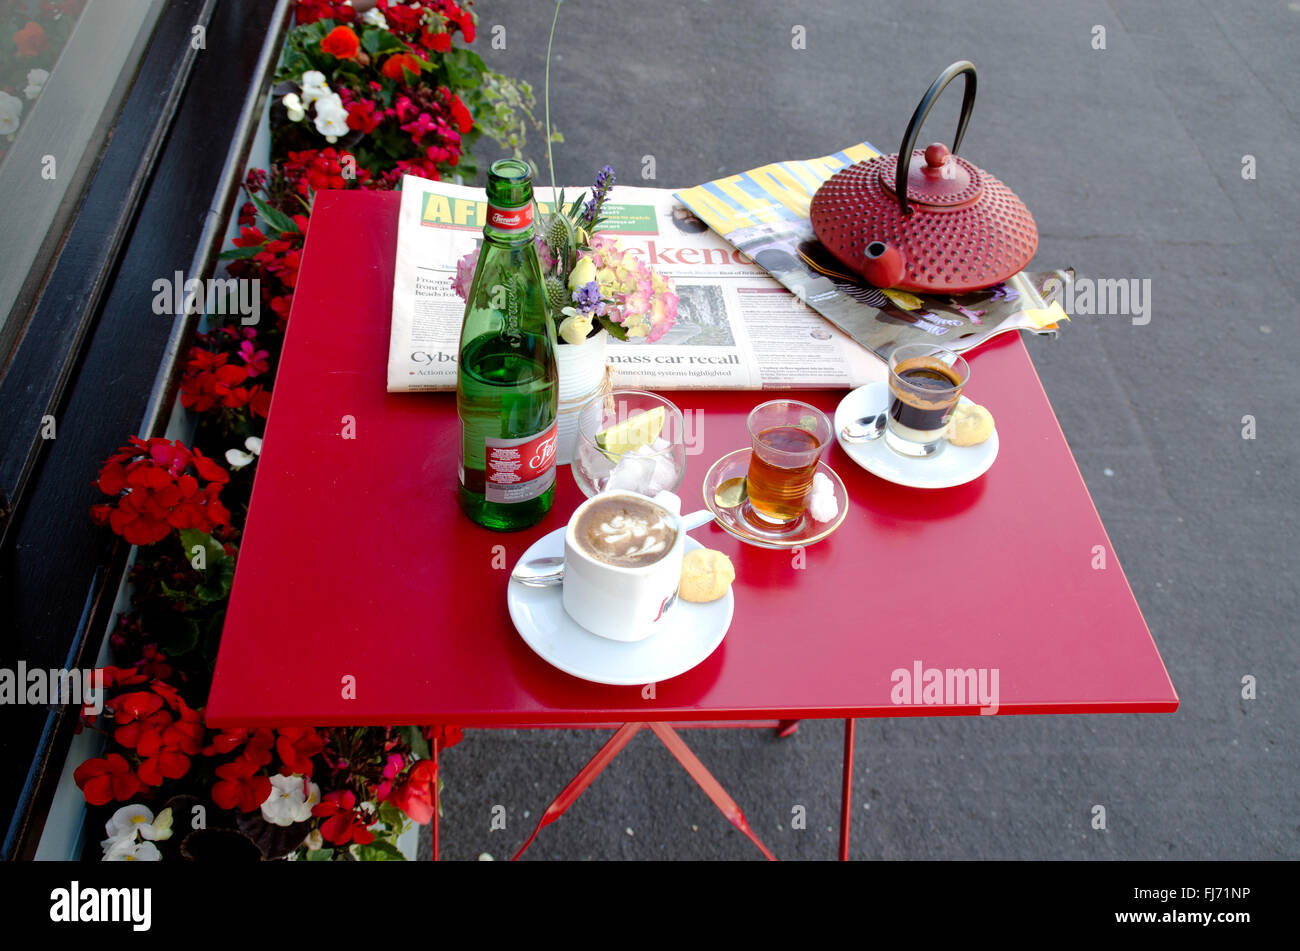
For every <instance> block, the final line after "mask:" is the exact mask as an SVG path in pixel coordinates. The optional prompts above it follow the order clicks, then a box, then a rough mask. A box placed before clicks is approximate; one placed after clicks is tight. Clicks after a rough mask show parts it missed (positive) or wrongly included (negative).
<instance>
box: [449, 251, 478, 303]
mask: <svg viewBox="0 0 1300 951" xmlns="http://www.w3.org/2000/svg"><path fill="white" fill-rule="evenodd" d="M478 252H479V249H478V248H475V249H474V250H473V251H471V252H470V253H469V254H467V255H465V256H464V257H463V258H461V259H460V260H459V261H457V262H456V277H455V279H454V280H452V282H451V289H452V290H454V291H455V292H456V294H457V295H458V296H459V297H460V299H461V300H469V290H470V285H471V283H472V282H473V280H474V268H475V267H477V266H478Z"/></svg>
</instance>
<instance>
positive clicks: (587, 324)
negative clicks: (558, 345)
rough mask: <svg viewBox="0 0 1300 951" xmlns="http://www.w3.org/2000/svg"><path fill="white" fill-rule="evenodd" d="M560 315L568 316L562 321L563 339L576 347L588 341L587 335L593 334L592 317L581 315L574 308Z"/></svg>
mask: <svg viewBox="0 0 1300 951" xmlns="http://www.w3.org/2000/svg"><path fill="white" fill-rule="evenodd" d="M560 313H562V314H565V315H567V316H566V317H565V318H564V320H562V321H560V337H561V339H563V340H564V342H565V343H571V344H573V345H574V346H577V345H578V344H580V343H582V342H583V341H584V340H586V339H587V334H589V333H591V315H590V314H580V313H578V312H577V311H576V310H574V309H573V308H572V307H566V308H564V310H562V311H560Z"/></svg>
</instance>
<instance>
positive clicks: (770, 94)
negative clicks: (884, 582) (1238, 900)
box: [442, 0, 1300, 859]
mask: <svg viewBox="0 0 1300 951" xmlns="http://www.w3.org/2000/svg"><path fill="white" fill-rule="evenodd" d="M476 9H477V11H478V14H479V17H480V23H479V40H478V42H477V43H476V44H475V46H476V47H477V48H478V49H479V51H480V53H481V54H482V55H483V57H484V59H485V60H486V61H487V62H488V64H489V65H490V66H491V67H492V68H494V69H496V70H498V71H500V72H502V73H506V74H508V75H512V76H517V77H520V78H523V79H526V80H528V81H530V82H532V83H533V84H534V86H535V89H536V92H537V95H538V99H539V104H540V99H541V95H542V77H543V68H544V62H545V49H546V34H547V30H548V29H549V26H550V14H551V7H550V5H549V4H546V3H538V2H531V3H527V4H524V3H522V2H513V3H505V2H501V0H481V2H480V3H479V4H478V5H477V7H476ZM497 25H499V26H502V27H504V29H505V33H504V36H505V42H506V48H505V49H504V50H493V49H491V41H492V35H493V33H492V31H493V27H494V26H497ZM796 26H802V27H803V28H804V33H805V35H806V48H804V49H795V48H793V47H792V38H793V36H794V34H793V33H792V30H793V29H794V28H795V27H796ZM1101 30H1104V48H1095V47H1097V46H1098V45H1100V39H1101V37H1102V35H1103V34H1102V32H1100V31H1101ZM1298 46H1300V3H1290V4H1288V3H1286V2H1284V0H1269V2H1265V0H1247V2H1234V3H1232V4H1210V3H1204V2H1195V3H1174V2H1172V0H1160V2H1151V3H1142V4H1121V3H1114V4H1107V3H1097V2H1091V0H1084V2H1064V0H1048V2H1036V3H1031V2H1027V0H999V2H989V3H980V4H979V5H978V7H975V5H961V6H960V7H959V6H957V5H955V4H951V5H950V4H941V3H936V2H932V0H931V2H927V0H907V2H903V0H889V2H876V3H872V4H859V3H853V2H850V0H826V2H821V3H817V4H790V3H776V2H770V0H763V2H745V3H740V2H734V0H733V2H723V0H712V2H704V0H697V2H683V0H676V2H661V3H656V4H646V3H631V2H594V0H585V2H584V0H571V2H569V3H566V4H564V8H563V10H562V11H561V22H560V29H559V34H558V36H557V53H556V55H555V57H554V59H553V62H552V67H551V71H552V77H551V78H552V92H551V107H552V116H553V119H554V121H555V123H556V125H557V127H558V128H560V129H562V130H563V132H564V135H565V139H566V142H565V143H564V144H563V145H560V146H557V147H556V151H555V162H556V177H557V180H558V181H559V182H560V183H564V184H574V183H579V182H586V181H589V180H590V178H591V177H592V175H593V174H594V172H595V171H596V169H597V168H599V167H600V166H601V165H603V164H605V163H606V162H608V163H610V164H612V165H613V166H614V167H615V169H616V170H617V172H618V173H619V176H620V180H621V181H623V182H626V183H630V182H632V181H634V180H636V179H637V178H638V176H639V173H640V170H641V169H642V167H643V161H644V158H645V156H653V157H654V165H655V172H656V177H655V179H654V180H653V181H651V182H647V184H654V185H659V186H685V185H693V184H697V183H699V182H702V181H706V180H708V179H711V178H715V177H717V176H719V175H721V174H724V173H731V172H738V171H743V170H745V169H748V168H751V167H754V166H756V165H760V164H762V163H765V162H770V161H775V160H778V159H783V158H807V157H812V156H816V155H822V154H826V153H829V152H833V151H836V150H838V149H840V148H842V147H843V146H845V145H847V144H850V143H852V142H855V141H859V140H861V139H863V138H866V139H868V140H870V141H871V142H872V143H873V144H874V145H875V146H876V147H877V148H880V149H882V150H884V151H886V152H892V151H895V150H896V149H897V148H898V141H899V139H901V137H902V133H903V129H904V127H905V125H906V123H907V120H908V118H909V116H910V115H911V112H912V110H913V108H914V107H915V104H916V102H917V100H918V99H919V98H920V96H921V95H922V93H924V91H925V89H926V86H927V85H928V84H929V82H930V80H931V79H932V78H933V76H934V75H935V74H937V73H938V71H939V70H940V69H941V68H942V67H944V66H945V65H947V64H948V63H949V62H952V61H953V60H957V59H971V60H973V61H974V62H975V64H976V66H977V67H978V68H979V70H980V86H979V97H978V101H977V103H976V106H975V111H974V116H973V118H972V121H971V125H970V128H969V130H968V132H967V135H966V140H965V142H964V144H963V147H962V154H963V155H964V156H966V157H968V158H969V159H970V160H971V161H973V162H974V163H975V164H977V165H979V166H980V167H982V168H986V169H988V170H990V171H991V172H992V173H993V174H995V175H996V176H997V177H999V178H1001V179H1002V180H1003V181H1005V182H1006V183H1007V184H1008V185H1010V186H1011V188H1012V189H1014V190H1015V191H1016V192H1017V193H1018V194H1019V195H1020V197H1021V198H1022V199H1023V200H1024V201H1025V203H1026V204H1027V205H1028V206H1029V208H1030V209H1031V210H1032V211H1033V213H1034V215H1035V218H1036V219H1037V222H1038V226H1039V231H1040V236H1041V241H1040V246H1039V253H1038V256H1037V258H1036V259H1035V261H1034V265H1033V266H1034V267H1037V268H1054V267H1058V266H1064V265H1071V266H1073V267H1075V268H1076V269H1078V271H1079V273H1080V274H1081V275H1084V276H1088V277H1093V278H1131V279H1138V280H1139V281H1149V282H1150V284H1149V287H1150V312H1149V315H1147V316H1149V322H1142V321H1141V318H1139V319H1138V320H1137V321H1135V319H1134V318H1132V317H1130V316H1109V317H1103V316H1095V317H1078V318H1076V319H1075V320H1074V321H1073V322H1072V323H1071V324H1070V325H1068V326H1067V327H1066V329H1065V330H1064V332H1063V334H1062V337H1061V339H1060V340H1059V341H1057V342H1051V341H1044V340H1039V339H1030V340H1029V341H1028V347H1029V349H1030V352H1031V354H1032V355H1033V358H1034V362H1035V364H1036V366H1037V367H1038V371H1039V373H1040V375H1041V376H1042V380H1043V384H1044V386H1045V388H1046V390H1047V392H1048V395H1049V396H1050V397H1051V399H1052V403H1053V405H1054V407H1055V408H1056V412H1057V415H1058V417H1059V419H1060V422H1061V426H1062V428H1063V430H1064V431H1065V434H1066V436H1067V438H1068V440H1069V442H1070V446H1071V448H1072V450H1073V452H1074V454H1075V458H1076V460H1077V461H1078V464H1079V468H1080V470H1081V471H1082V473H1083V477H1084V479H1085V481H1086V482H1087V485H1088V488H1089V490H1090V492H1091V493H1092V496H1093V499H1094V501H1095V502H1096V505H1097V508H1098V510H1099V512H1100V513H1101V517H1102V520H1103V522H1104V524H1105V525H1106V528H1107V530H1108V531H1109V533H1110V535H1111V539H1112V541H1113V543H1114V547H1115V549H1116V551H1117V552H1118V553H1119V555H1120V557H1121V559H1122V561H1123V567H1124V570H1125V572H1126V573H1127V575H1128V578H1129V581H1130V583H1131V584H1132V586H1133V590H1134V593H1135V594H1136V596H1137V599H1138V602H1139V604H1140V605H1141V607H1142V610H1143V613H1144V614H1145V616H1146V619H1147V622H1148V624H1149V625H1150V627H1151V630H1152V633H1153V635H1154V637H1155V640H1156V643H1157V645H1158V646H1159V648H1160V651H1161V654H1162V655H1163V657H1164V659H1165V662H1166V664H1167V666H1168V668H1169V672H1170V675H1171V677H1172V678H1173V681H1174V684H1175V686H1176V688H1177V689H1178V691H1179V694H1180V696H1181V698H1182V707H1181V709H1180V710H1179V712H1178V713H1177V714H1175V715H1173V716H1113V717H1101V716H1096V717H1074V716H1072V717H1009V718H987V719H985V718H937V719H925V718H905V719H889V720H864V721H860V722H859V724H858V742H857V750H858V752H857V759H856V773H855V778H856V783H855V789H854V796H855V806H854V808H855V823H854V838H853V856H854V857H855V858H860V859H868V858H931V859H938V858H961V859H995V858H1133V859H1158V858H1178V859H1240V858H1294V857H1296V856H1297V855H1298V854H1300V835H1298V832H1300V828H1298V826H1297V822H1298V820H1297V816H1298V815H1300V782H1297V779H1298V778H1300V777H1298V769H1297V756H1296V742H1295V731H1296V728H1297V726H1298V725H1300V700H1298V699H1297V697H1298V696H1300V690H1297V686H1298V685H1297V669H1296V668H1297V663H1296V659H1297V656H1300V649H1297V644H1296V639H1297V617H1300V610H1298V609H1300V604H1298V601H1300V598H1298V597H1297V578H1298V577H1300V571H1298V570H1297V569H1298V567H1300V566H1298V565H1297V557H1296V548H1297V544H1298V543H1300V526H1298V519H1297V497H1298V493H1297V488H1296V482H1297V450H1296V442H1297V437H1300V425H1298V424H1297V418H1298V416H1297V410H1296V407H1295V403H1296V400H1297V397H1300V385H1298V381H1300V376H1297V371H1298V370H1300V343H1298V342H1297V310H1298V309H1300V306H1298V305H1297V303H1296V300H1297V297H1300V276H1298V275H1297V268H1296V265H1297V261H1298V260H1300V240H1298V239H1297V227H1296V222H1297V220H1300V177H1298V176H1297V174H1296V172H1295V164H1294V160H1295V157H1296V156H1297V155H1300V129H1298V126H1297V119H1298V117H1300V95H1298V94H1297V92H1296V90H1297V89H1298V88H1300V67H1298V66H1297V62H1298V58H1297V56H1296V52H1295V51H1296V49H1297V47H1298ZM956 92H957V91H956V90H952V91H951V92H950V93H949V94H948V95H946V96H945V97H944V98H943V99H942V100H941V101H940V103H939V105H938V106H937V107H936V109H935V111H934V113H933V114H932V116H931V118H930V120H929V121H928V122H927V124H926V127H925V132H924V133H923V134H922V139H923V140H924V141H925V142H929V141H936V140H944V141H950V140H951V136H952V131H953V129H954V128H955V125H956V115H957V106H958V103H959V102H960V96H959V95H957V94H956ZM540 114H541V113H540V109H539V115H540ZM534 144H535V147H533V148H530V155H531V156H532V157H533V158H534V159H535V160H537V161H538V163H539V165H543V166H544V162H545V153H544V149H543V148H540V147H536V146H541V144H542V136H541V135H540V134H539V135H537V136H535V138H534ZM480 154H481V156H482V157H483V158H484V159H489V158H492V157H495V155H494V154H493V153H492V151H491V150H490V149H488V148H484V149H482V150H481V152H480ZM1252 173H1253V174H1252ZM1247 416H1250V417H1253V419H1254V426H1255V428H1256V438H1253V439H1245V438H1243V426H1244V425H1245V424H1244V422H1243V420H1244V417H1247ZM1022 567H1023V570H1025V571H1032V570H1033V566H1032V565H1025V566H1022ZM955 570H959V565H958V566H955ZM1040 580H1041V583H1042V584H1044V585H1050V584H1052V583H1053V579H1051V578H1043V579H1040ZM1051 635H1052V632H1051V631H1044V632H1043V636H1044V637H1046V638H1050V637H1051ZM1245 677H1253V678H1254V680H1255V683H1256V691H1257V694H1256V698H1255V699H1243V686H1242V683H1243V678H1245ZM685 736H686V739H687V742H688V743H689V744H690V745H691V747H692V748H693V749H694V750H695V751H696V753H697V754H698V755H699V756H700V758H701V759H702V760H703V761H704V762H705V764H706V765H707V766H708V767H709V769H710V770H711V771H712V772H713V773H714V775H715V776H716V777H717V778H718V779H719V780H720V781H721V782H722V783H723V785H724V786H726V788H727V789H728V791H729V792H730V793H731V794H732V795H733V797H734V798H735V799H736V801H737V802H738V803H739V804H740V806H741V807H742V808H743V809H744V810H745V813H746V815H747V816H748V818H749V819H750V822H751V823H752V825H753V826H754V828H755V830H756V831H757V832H758V834H759V835H760V836H761V837H763V838H764V840H765V841H766V842H767V843H768V845H769V846H771V847H772V848H773V849H774V850H775V851H776V852H777V854H778V855H779V856H781V857H782V858H831V857H833V856H834V855H835V854H836V842H837V837H836V833H835V831H834V830H835V829H836V827H837V820H838V803H839V769H840V762H839V761H840V736H841V724H840V723H839V722H838V721H837V722H830V723H824V722H823V723H817V722H810V721H806V722H805V723H804V724H803V726H802V728H801V729H800V731H799V733H798V734H797V735H796V736H795V737H792V738H790V739H786V740H778V739H776V738H775V737H773V736H772V735H771V734H770V733H769V732H766V731H748V730H717V731H706V730H690V731H686V732H685ZM1288 736H1289V737H1291V739H1289V740H1288V739H1287V737H1288ZM604 738H605V735H604V734H603V733H595V732H592V731H575V732H571V733H569V732H566V733H553V732H550V731H519V732H497V731H471V732H470V733H469V734H468V735H467V737H466V739H465V740H464V742H463V743H461V744H460V745H459V746H457V747H455V748H454V749H452V750H451V751H449V753H448V754H447V756H446V757H445V759H444V769H443V776H444V781H445V782H446V790H445V793H444V811H445V818H444V822H443V827H442V852H443V855H444V857H446V858H461V859H467V858H473V857H475V856H477V855H478V854H479V853H481V852H488V853H490V854H492V855H493V856H495V857H496V858H498V859H500V858H506V857H508V856H509V855H510V854H511V853H512V852H513V850H514V848H516V847H517V846H518V845H519V843H521V842H522V841H523V839H524V838H525V837H526V835H527V833H528V832H529V831H530V830H531V827H532V825H533V824H535V822H536V821H537V817H538V815H539V813H540V812H541V810H542V809H544V808H545V807H546V805H547V804H548V803H549V801H550V800H551V798H552V797H553V796H554V795H555V794H556V793H557V792H558V791H559V790H560V789H561V788H563V786H564V784H565V783H566V782H567V781H568V780H569V779H570V778H571V777H572V776H573V774H574V773H575V772H577V770H578V769H579V768H580V767H581V766H582V765H583V764H584V763H585V762H586V761H587V760H588V759H589V758H590V756H591V755H592V754H593V753H594V752H595V751H596V749H597V748H598V747H599V746H600V744H601V743H602V742H603V741H604ZM1098 804H1100V805H1104V806H1105V808H1106V815H1107V828H1106V829H1105V830H1104V831H1101V830H1095V829H1093V828H1092V826H1091V824H1090V820H1091V818H1092V808H1093V806H1094V805H1098ZM497 805H502V806H505V808H506V817H507V818H506V829H505V830H504V831H501V830H493V828H492V819H493V807H494V806H497ZM797 805H802V806H804V807H805V808H806V810H807V818H808V821H807V828H806V829H804V830H795V829H792V828H791V816H792V807H794V806H797ZM529 855H530V856H531V857H533V858H537V859H544V858H546V859H581V858H599V859H613V858H633V859H635V858H727V859H754V858H759V855H758V853H757V851H756V850H755V849H754V848H753V846H752V845H751V844H750V843H749V842H747V841H746V840H745V839H744V838H743V837H742V836H740V835H739V834H738V833H736V832H735V831H734V830H732V829H731V827H730V826H729V825H728V824H727V823H726V821H725V820H724V819H723V818H722V817H721V816H720V815H719V814H718V813H717V811H716V810H715V809H714V808H713V806H712V804H711V803H710V802H709V801H708V800H707V799H706V798H705V796H704V794H703V793H702V792H701V791H700V790H699V789H698V788H697V787H696V786H695V785H694V784H693V783H692V782H691V781H690V779H689V778H688V777H687V776H686V774H685V773H684V772H683V771H682V770H681V769H680V768H679V767H678V766H677V764H676V762H675V761H673V760H672V758H671V757H670V756H669V754H668V753H667V751H666V750H664V749H663V747H662V746H660V745H659V743H658V742H657V741H656V740H655V739H654V738H653V737H652V736H650V735H648V734H645V733H643V734H641V735H639V736H638V737H637V738H636V739H635V740H634V741H633V742H632V743H631V744H630V745H629V747H628V748H627V749H626V750H625V751H624V752H623V753H622V755H620V757H619V758H618V759H617V760H616V761H615V763H614V764H613V765H612V766H611V767H610V768H609V769H608V770H607V771H606V772H605V773H604V774H603V775H602V776H601V778H600V779H598V780H597V782H596V783H595V785H594V786H593V787H592V788H591V789H590V790H588V791H587V792H586V793H585V794H584V796H583V797H582V799H581V800H579V802H578V803H577V804H576V805H575V806H574V807H573V808H572V809H571V810H570V811H569V812H568V813H567V814H566V815H565V816H564V818H562V819H561V820H560V821H559V822H558V823H556V824H555V825H553V826H551V827H550V828H548V829H547V830H545V831H544V832H543V833H542V834H541V835H540V836H539V837H538V841H537V843H536V844H535V845H534V846H533V847H532V849H531V850H530V853H529Z"/></svg>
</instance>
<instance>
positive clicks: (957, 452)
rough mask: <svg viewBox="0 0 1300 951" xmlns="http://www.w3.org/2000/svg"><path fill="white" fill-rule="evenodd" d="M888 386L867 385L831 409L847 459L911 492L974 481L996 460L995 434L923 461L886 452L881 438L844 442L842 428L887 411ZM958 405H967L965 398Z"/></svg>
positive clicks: (945, 487) (836, 436) (952, 448)
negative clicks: (973, 443) (908, 487)
mask: <svg viewBox="0 0 1300 951" xmlns="http://www.w3.org/2000/svg"><path fill="white" fill-rule="evenodd" d="M889 402H890V395H889V384H888V383H886V382H883V381H877V382H875V383H868V384H867V385H866V386H860V387H858V388H857V389H856V390H853V391H852V392H851V393H849V394H848V395H847V396H846V397H844V399H843V400H841V401H840V405H839V406H838V407H836V409H835V438H836V439H837V440H839V443H840V448H841V449H843V450H844V451H845V452H846V453H848V455H849V458H850V459H852V460H853V461H854V462H856V463H857V464H858V465H860V466H861V467H862V468H864V469H866V470H867V471H868V472H870V473H872V474H873V475H877V476H879V477H880V478H882V479H885V480H886V481H888V482H894V483H897V484H898V485H906V486H911V487H912V488H914V489H947V488H951V487H953V486H955V485H964V484H965V483H967V482H972V481H974V480H975V479H978V478H979V477H980V476H982V475H983V474H984V473H986V472H988V471H989V468H990V467H991V466H992V465H993V460H994V459H996V458H997V457H998V431H997V430H996V429H994V430H993V435H992V436H990V437H989V438H988V439H986V440H984V442H982V443H980V444H979V445H978V446H954V445H953V444H952V443H948V444H947V445H945V446H944V447H943V451H942V452H939V453H937V454H936V455H933V456H928V457H925V458H912V457H910V456H903V455H900V454H899V453H897V452H894V450H892V449H890V448H889V446H888V444H887V443H886V442H885V439H884V437H883V436H882V437H880V438H879V439H873V440H872V441H870V442H859V443H854V442H848V441H847V440H846V439H845V438H844V436H843V431H844V427H845V426H847V425H848V424H849V423H851V422H853V421H854V420H858V419H861V418H862V417H864V416H875V415H877V414H878V413H883V412H885V411H886V410H887V409H889ZM961 402H962V403H970V402H971V400H968V399H967V398H966V397H964V396H963V397H962V398H961Z"/></svg>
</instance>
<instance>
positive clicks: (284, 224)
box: [251, 195, 298, 234]
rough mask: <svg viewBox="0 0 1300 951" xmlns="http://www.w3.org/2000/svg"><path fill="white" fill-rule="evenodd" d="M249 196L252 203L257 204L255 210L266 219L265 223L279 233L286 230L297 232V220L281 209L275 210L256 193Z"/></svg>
mask: <svg viewBox="0 0 1300 951" xmlns="http://www.w3.org/2000/svg"><path fill="white" fill-rule="evenodd" d="M251 197H252V199H253V204H254V205H256V206H257V210H258V211H259V212H261V214H262V217H263V218H265V219H266V223H267V224H269V225H270V226H271V227H272V228H274V229H275V230H276V231H279V232H280V233H281V234H284V233H286V232H291V233H294V234H296V233H297V232H298V224H297V222H295V221H294V220H293V219H292V218H290V217H289V216H288V215H286V214H285V213H284V212H283V211H276V210H275V209H274V208H272V207H271V206H270V205H268V204H267V203H266V202H264V201H262V199H260V198H258V197H257V196H256V195H253V196H251Z"/></svg>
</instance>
